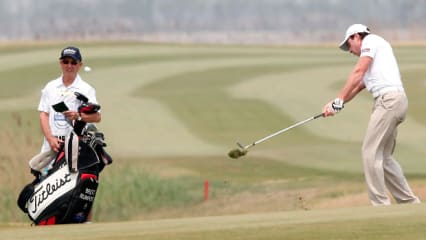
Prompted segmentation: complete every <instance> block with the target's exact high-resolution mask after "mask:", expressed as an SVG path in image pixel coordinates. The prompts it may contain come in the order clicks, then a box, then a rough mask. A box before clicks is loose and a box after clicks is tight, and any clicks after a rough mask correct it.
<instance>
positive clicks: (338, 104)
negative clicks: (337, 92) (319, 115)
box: [322, 98, 344, 117]
mask: <svg viewBox="0 0 426 240" xmlns="http://www.w3.org/2000/svg"><path fill="white" fill-rule="evenodd" d="M343 108H344V101H343V99H341V98H336V99H334V100H333V101H331V102H329V103H327V104H326V105H325V106H324V107H323V109H322V112H323V116H324V117H328V116H334V115H335V114H336V113H338V112H340V111H341V110H342V109H343Z"/></svg>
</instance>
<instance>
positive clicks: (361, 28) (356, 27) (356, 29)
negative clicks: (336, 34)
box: [339, 23, 370, 51]
mask: <svg viewBox="0 0 426 240" xmlns="http://www.w3.org/2000/svg"><path fill="white" fill-rule="evenodd" d="M363 32H365V33H370V29H368V27H367V26H365V25H363V24H359V23H357V24H353V25H351V26H350V27H348V30H346V34H345V39H344V40H343V41H342V42H341V43H340V45H339V47H340V49H342V50H343V51H349V47H348V45H347V44H346V43H347V41H348V39H349V37H350V36H352V35H354V34H355V33H363Z"/></svg>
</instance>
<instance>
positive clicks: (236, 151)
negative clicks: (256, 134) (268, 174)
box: [228, 148, 247, 159]
mask: <svg viewBox="0 0 426 240" xmlns="http://www.w3.org/2000/svg"><path fill="white" fill-rule="evenodd" d="M246 154H247V150H241V149H239V148H236V149H233V150H231V151H229V153H228V156H229V157H230V158H234V159H237V158H239V157H242V156H244V155H246Z"/></svg>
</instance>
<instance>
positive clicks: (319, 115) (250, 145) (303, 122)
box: [244, 113, 323, 149]
mask: <svg viewBox="0 0 426 240" xmlns="http://www.w3.org/2000/svg"><path fill="white" fill-rule="evenodd" d="M322 116H323V114H322V113H320V114H318V115H315V116H313V117H310V118H308V119H305V120H303V121H300V122H298V123H295V124H293V125H291V126H289V127H287V128H284V129H281V130H280V131H278V132H276V133H273V134H271V135H268V136H266V137H264V138H262V139H259V140H257V141H255V142H253V143H252V144H249V145H247V146H244V149H248V148H250V147H253V146H254V145H257V144H259V143H261V142H264V141H266V140H268V139H270V138H272V137H275V136H277V135H279V134H281V133H283V132H286V131H288V130H290V129H292V128H295V127H297V126H300V125H303V124H305V123H307V122H310V121H312V120H314V119H317V118H319V117H322Z"/></svg>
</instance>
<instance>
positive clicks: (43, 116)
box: [40, 112, 61, 152]
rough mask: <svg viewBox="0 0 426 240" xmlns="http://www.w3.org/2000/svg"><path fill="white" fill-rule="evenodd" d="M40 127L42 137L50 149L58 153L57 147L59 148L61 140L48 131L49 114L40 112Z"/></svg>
mask: <svg viewBox="0 0 426 240" xmlns="http://www.w3.org/2000/svg"><path fill="white" fill-rule="evenodd" d="M40 126H41V130H42V132H43V134H44V137H45V138H46V140H47V142H48V143H49V145H50V148H51V149H52V150H53V151H55V152H58V151H59V147H60V146H61V140H60V139H58V138H57V137H55V136H53V135H52V131H51V130H50V125H49V113H47V112H40Z"/></svg>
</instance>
